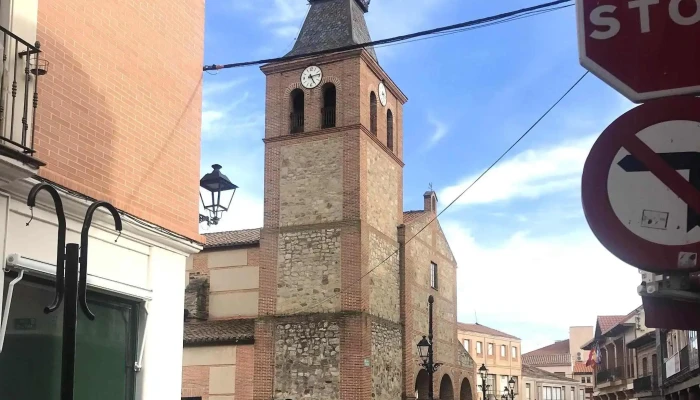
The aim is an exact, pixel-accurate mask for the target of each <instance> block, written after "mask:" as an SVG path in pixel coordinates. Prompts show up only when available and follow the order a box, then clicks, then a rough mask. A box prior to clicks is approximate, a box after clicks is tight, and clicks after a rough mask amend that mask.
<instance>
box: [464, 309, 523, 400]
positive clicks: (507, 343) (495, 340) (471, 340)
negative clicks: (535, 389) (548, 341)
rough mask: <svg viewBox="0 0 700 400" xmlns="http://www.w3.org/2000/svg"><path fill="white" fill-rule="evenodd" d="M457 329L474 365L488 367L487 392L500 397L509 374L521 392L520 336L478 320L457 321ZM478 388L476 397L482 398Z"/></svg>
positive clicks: (506, 384)
mask: <svg viewBox="0 0 700 400" xmlns="http://www.w3.org/2000/svg"><path fill="white" fill-rule="evenodd" d="M457 329H458V332H457V337H458V338H459V341H460V343H462V345H463V346H464V348H465V349H466V350H467V352H468V353H469V355H471V356H472V358H473V359H474V362H475V363H476V365H478V366H480V365H484V366H486V367H487V368H488V378H487V382H486V384H487V385H489V392H488V394H489V396H496V397H497V398H500V396H501V395H502V394H503V391H504V388H505V387H507V386H508V381H509V380H510V378H513V380H514V381H515V388H516V389H515V392H516V393H523V386H522V359H521V357H520V349H521V343H520V339H519V338H517V337H515V336H513V335H510V334H508V333H504V332H501V331H499V330H496V329H493V328H489V327H488V326H484V325H480V324H478V323H475V324H463V323H460V324H458V325H457ZM477 380H478V382H477V385H481V384H482V382H481V376H478V377H477ZM477 392H478V395H479V398H482V397H483V394H482V392H481V390H477Z"/></svg>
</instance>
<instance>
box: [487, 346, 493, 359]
mask: <svg viewBox="0 0 700 400" xmlns="http://www.w3.org/2000/svg"><path fill="white" fill-rule="evenodd" d="M488 352H489V353H488V354H489V355H490V356H492V355H493V343H489V345H488Z"/></svg>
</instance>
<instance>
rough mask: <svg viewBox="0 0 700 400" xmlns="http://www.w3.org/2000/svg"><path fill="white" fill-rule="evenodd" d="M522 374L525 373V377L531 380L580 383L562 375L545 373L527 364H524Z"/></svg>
mask: <svg viewBox="0 0 700 400" xmlns="http://www.w3.org/2000/svg"><path fill="white" fill-rule="evenodd" d="M522 373H523V376H526V377H530V378H539V379H549V380H556V381H562V382H578V381H577V380H575V379H571V378H567V377H564V376H560V375H557V374H555V373H552V372H548V371H545V370H543V369H539V368H536V367H533V366H531V365H526V364H523V369H522Z"/></svg>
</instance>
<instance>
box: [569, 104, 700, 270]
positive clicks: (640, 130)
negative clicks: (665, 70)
mask: <svg viewBox="0 0 700 400" xmlns="http://www.w3.org/2000/svg"><path fill="white" fill-rule="evenodd" d="M581 188H582V202H583V210H584V214H585V216H586V220H587V221H588V224H589V226H590V228H591V230H592V231H593V233H594V234H595V235H596V237H597V238H598V240H600V242H601V243H602V244H603V245H604V246H605V247H606V248H607V249H608V250H609V251H610V252H611V253H613V254H614V255H615V256H617V257H618V258H619V259H621V260H622V261H624V262H626V263H628V264H630V265H632V266H634V267H637V268H639V269H642V270H644V271H649V272H655V273H660V274H663V273H666V274H668V273H674V272H675V273H681V272H682V273H688V272H693V271H700V261H698V260H697V258H698V255H700V98H694V97H690V96H682V97H670V98H666V99H660V100H654V101H651V102H649V103H646V104H643V105H641V106H639V107H636V108H634V109H632V110H630V111H628V112H627V113H625V114H624V115H622V116H621V117H620V118H618V119H617V120H616V121H615V122H613V123H612V124H611V125H610V126H609V127H608V128H606V129H605V131H603V133H602V134H601V135H600V137H599V138H598V140H597V141H596V142H595V144H594V145H593V148H592V149H591V152H590V154H589V155H588V158H587V159H586V163H585V165H584V169H583V178H582V184H581Z"/></svg>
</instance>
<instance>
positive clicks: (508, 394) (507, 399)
mask: <svg viewBox="0 0 700 400" xmlns="http://www.w3.org/2000/svg"><path fill="white" fill-rule="evenodd" d="M515 394H516V393H515V379H513V377H511V378H510V380H509V381H508V386H506V387H504V388H503V395H502V396H501V399H503V400H513V399H515Z"/></svg>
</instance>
